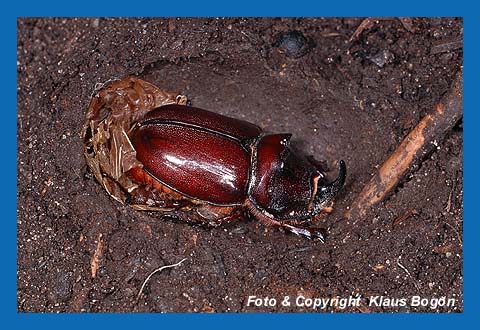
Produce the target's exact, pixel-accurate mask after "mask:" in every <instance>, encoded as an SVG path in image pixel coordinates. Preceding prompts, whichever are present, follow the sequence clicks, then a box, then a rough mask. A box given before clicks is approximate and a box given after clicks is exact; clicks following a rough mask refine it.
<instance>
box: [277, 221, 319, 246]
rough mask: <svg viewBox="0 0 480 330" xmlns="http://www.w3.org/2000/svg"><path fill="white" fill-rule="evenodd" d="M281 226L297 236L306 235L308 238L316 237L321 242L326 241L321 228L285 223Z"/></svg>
mask: <svg viewBox="0 0 480 330" xmlns="http://www.w3.org/2000/svg"><path fill="white" fill-rule="evenodd" d="M282 227H283V228H285V229H286V230H287V231H289V232H291V233H294V234H295V235H298V236H302V237H306V238H308V239H318V240H319V241H320V242H322V243H325V241H326V233H325V231H324V230H322V229H311V228H304V227H295V226H292V225H287V224H284V225H282Z"/></svg>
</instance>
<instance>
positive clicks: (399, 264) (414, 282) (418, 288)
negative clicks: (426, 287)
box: [397, 261, 420, 291]
mask: <svg viewBox="0 0 480 330" xmlns="http://www.w3.org/2000/svg"><path fill="white" fill-rule="evenodd" d="M397 265H398V267H400V268H401V269H403V270H404V271H405V273H407V275H408V277H410V279H411V280H412V282H413V285H415V288H417V290H418V291H420V287H419V286H418V284H417V281H415V279H414V278H413V277H412V275H411V274H410V272H409V271H408V269H407V268H406V267H405V266H404V265H402V264H401V263H400V261H397Z"/></svg>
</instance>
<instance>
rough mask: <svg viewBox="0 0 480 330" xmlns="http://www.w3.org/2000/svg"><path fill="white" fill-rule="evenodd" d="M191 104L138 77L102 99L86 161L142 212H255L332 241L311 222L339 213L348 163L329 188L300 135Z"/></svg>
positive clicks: (209, 219)
mask: <svg viewBox="0 0 480 330" xmlns="http://www.w3.org/2000/svg"><path fill="white" fill-rule="evenodd" d="M185 103H186V98H185V97H184V96H182V95H178V94H176V93H171V92H165V91H162V90H160V89H158V88H157V87H155V86H153V85H151V84H149V83H147V82H145V81H143V80H140V79H137V78H134V77H129V78H125V79H123V80H119V81H115V82H113V83H111V84H109V85H108V86H106V87H104V88H102V89H101V90H100V91H99V92H98V93H97V94H96V95H95V96H94V98H93V100H92V102H91V104H90V107H89V111H88V113H87V123H86V125H85V127H84V131H83V137H84V142H85V156H86V159H87V163H88V164H89V166H90V168H91V169H92V171H93V173H94V174H95V176H96V178H97V180H98V181H100V182H101V183H102V184H103V186H104V187H105V189H106V190H107V191H108V193H109V194H110V195H112V196H113V197H114V198H115V199H117V200H118V201H120V202H122V203H124V204H128V205H130V206H132V207H133V208H135V209H138V210H152V211H162V212H163V213H164V215H165V216H170V217H175V218H178V219H182V220H185V221H188V222H193V223H201V224H207V225H210V226H217V225H220V224H223V223H226V222H230V221H233V220H235V219H239V218H241V217H243V216H244V215H245V214H246V213H248V214H250V215H252V216H253V217H254V218H255V219H258V220H260V221H261V222H263V223H265V224H267V225H275V226H280V227H283V228H284V229H285V230H287V231H290V232H293V233H295V234H298V235H301V236H305V237H308V238H317V239H319V240H321V241H324V240H325V234H324V231H322V230H319V229H312V228H308V227H307V225H308V223H309V222H310V221H311V220H312V219H314V218H316V217H317V216H319V215H320V214H322V213H326V212H329V211H330V210H331V207H330V206H329V205H330V204H331V203H332V199H333V197H334V196H335V195H336V194H337V192H338V191H339V190H340V189H341V187H342V186H343V184H344V182H345V176H346V165H345V162H344V161H340V162H339V174H338V177H337V179H335V180H334V181H333V182H327V181H326V178H325V174H324V173H323V171H322V169H321V167H320V166H319V165H318V163H317V162H315V161H314V160H313V159H309V158H306V157H302V156H300V155H299V154H297V153H296V152H294V151H293V150H292V149H291V148H290V146H289V141H290V138H291V134H268V133H265V132H263V131H262V129H261V128H260V127H258V126H256V125H254V124H251V123H249V122H246V121H243V120H239V119H234V118H230V117H226V116H222V115H219V114H216V113H214V112H210V111H207V110H203V109H199V108H196V107H192V106H187V105H185Z"/></svg>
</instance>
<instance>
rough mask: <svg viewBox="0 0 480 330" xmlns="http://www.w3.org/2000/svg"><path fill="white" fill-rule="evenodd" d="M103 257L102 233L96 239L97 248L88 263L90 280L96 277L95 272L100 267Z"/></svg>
mask: <svg viewBox="0 0 480 330" xmlns="http://www.w3.org/2000/svg"><path fill="white" fill-rule="evenodd" d="M102 255H103V240H102V233H100V234H98V239H97V247H96V249H95V252H94V253H93V256H92V260H91V262H90V270H91V272H92V278H95V276H97V270H98V267H99V265H100V261H101V259H102Z"/></svg>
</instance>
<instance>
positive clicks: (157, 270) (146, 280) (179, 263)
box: [137, 258, 187, 301]
mask: <svg viewBox="0 0 480 330" xmlns="http://www.w3.org/2000/svg"><path fill="white" fill-rule="evenodd" d="M185 260H187V259H186V258H183V259H182V260H180V261H179V262H177V263H176V264H173V265H166V266H162V267H160V268H157V269H155V270H154V271H153V272H151V273H150V275H148V276H147V278H146V279H145V281H143V284H142V287H141V288H140V291H138V295H137V301H138V300H139V299H140V295H141V294H142V292H143V289H144V288H145V285H146V284H147V282H148V281H149V280H150V278H151V277H152V276H153V275H154V274H155V273H158V272H161V271H162V270H164V269H167V268H172V267H177V266H180V265H181V263H182V262H184V261H185Z"/></svg>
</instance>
